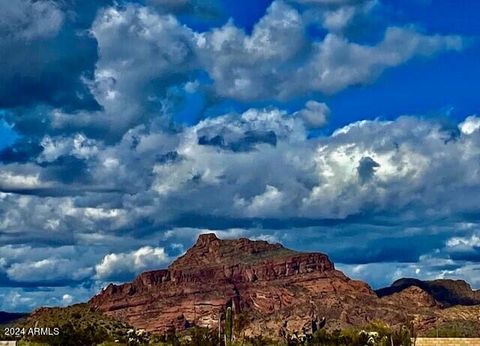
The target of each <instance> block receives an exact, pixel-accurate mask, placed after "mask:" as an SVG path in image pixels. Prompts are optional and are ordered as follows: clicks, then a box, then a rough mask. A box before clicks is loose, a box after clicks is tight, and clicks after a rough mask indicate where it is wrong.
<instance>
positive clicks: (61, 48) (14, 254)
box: [0, 0, 480, 311]
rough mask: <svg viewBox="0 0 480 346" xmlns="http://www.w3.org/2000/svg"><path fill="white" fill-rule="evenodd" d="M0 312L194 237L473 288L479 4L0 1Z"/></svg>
mask: <svg viewBox="0 0 480 346" xmlns="http://www.w3.org/2000/svg"><path fill="white" fill-rule="evenodd" d="M0 13H1V15H0V52H1V54H0V310H9V311H28V310H31V309H33V308H36V307H38V306H42V305H66V304H70V303H74V302H79V301H83V300H86V299H88V298H89V297H90V296H92V295H93V294H94V293H95V292H96V291H97V290H98V289H99V288H101V287H103V286H104V285H105V284H106V283H109V282H122V281H127V280H130V279H132V278H133V277H134V276H135V275H136V274H138V273H139V272H142V271H144V270H148V269H153V268H162V267H165V266H167V265H168V264H169V263H170V262H171V261H172V259H174V258H175V257H176V256H178V255H179V254H181V253H183V252H184V251H185V249H187V248H188V247H189V246H191V245H192V243H193V242H194V241H195V239H196V237H197V236H198V234H200V233H203V232H216V233H217V234H218V235H219V236H220V237H224V238H231V237H240V236H247V237H250V238H253V239H266V240H269V241H275V242H277V241H278V242H282V243H283V244H285V245H286V246H288V247H290V248H293V249H297V250H304V251H322V252H325V253H327V254H329V256H330V257H331V258H332V259H333V261H335V263H336V265H337V267H338V268H340V269H342V270H344V271H345V272H346V273H347V274H348V275H350V276H352V277H354V278H358V279H363V280H366V281H368V282H369V283H370V284H371V285H372V286H373V287H375V288H377V287H381V286H383V285H388V284H389V283H391V282H392V281H393V280H395V279H397V278H400V277H404V276H408V277H419V278H424V279H431V278H438V277H451V278H461V279H465V280H468V281H469V282H470V283H471V284H472V286H474V287H477V288H480V97H479V96H480V95H479V93H478V90H479V88H478V83H479V80H480V66H479V63H478V56H479V55H480V42H479V35H480V20H479V17H478V13H480V3H479V2H472V1H467V0H464V1H455V2H453V1H448V0H438V1H429V0H412V1H408V4H407V2H404V1H393V0H391V1H387V0H385V1H381V0H274V1H271V0H243V1H234V0H144V1H110V0H35V1H34V0H0Z"/></svg>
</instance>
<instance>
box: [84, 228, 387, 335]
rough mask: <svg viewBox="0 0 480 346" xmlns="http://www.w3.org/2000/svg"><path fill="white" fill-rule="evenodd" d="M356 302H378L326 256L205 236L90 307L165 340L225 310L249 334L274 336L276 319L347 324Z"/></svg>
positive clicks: (208, 322) (110, 289) (107, 290)
mask: <svg viewBox="0 0 480 346" xmlns="http://www.w3.org/2000/svg"><path fill="white" fill-rule="evenodd" d="M358 299H362V300H363V301H368V300H375V299H377V296H376V295H375V293H374V292H373V291H372V290H371V289H370V287H369V286H368V285H367V284H365V283H362V282H359V281H354V280H350V279H349V278H347V277H346V276H345V275H344V274H343V273H341V272H340V271H337V270H335V267H334V265H333V263H332V262H331V261H330V260H329V258H328V257H327V256H326V255H324V254H321V253H300V252H295V251H292V250H289V249H286V248H284V247H283V246H282V245H280V244H269V243H267V242H265V241H251V240H248V239H244V238H243V239H238V240H220V239H218V238H217V237H216V236H215V235H214V234H204V235H201V236H200V237H199V238H198V241H197V243H196V244H195V245H194V246H193V247H192V248H190V249H189V250H188V251H187V252H186V253H185V255H183V256H182V257H180V258H178V259H177V260H176V261H174V262H173V263H172V264H171V265H170V267H169V268H168V269H165V270H157V271H150V272H146V273H143V274H140V275H139V276H138V277H137V278H136V279H135V280H134V281H133V282H131V283H126V284H123V285H120V286H116V285H113V284H111V285H109V286H108V287H107V288H105V289H104V290H103V291H102V292H100V293H99V294H98V295H96V296H95V297H93V298H92V299H91V300H90V304H91V305H93V306H94V307H97V308H99V309H100V310H102V311H104V312H105V313H107V314H108V315H111V316H114V317H117V318H120V319H122V320H124V321H126V322H128V323H130V324H131V325H133V326H135V327H137V328H145V329H147V330H149V331H154V332H164V331H165V330H166V329H167V328H169V327H170V326H172V325H174V326H175V327H176V328H177V329H181V328H184V327H186V326H188V325H191V324H195V325H201V326H210V327H214V326H215V324H216V323H217V322H216V321H217V316H218V313H219V312H220V311H221V310H222V309H223V308H224V307H225V305H226V304H228V303H230V304H233V306H234V309H235V310H236V312H237V313H244V314H246V315H248V316H249V319H250V322H251V328H250V330H251V331H252V332H255V328H256V327H255V326H256V324H258V323H256V322H259V321H261V323H262V324H264V325H265V327H266V328H270V329H272V330H275V328H277V327H278V324H279V323H280V321H281V319H288V320H289V321H291V322H292V323H293V324H295V323H296V324H298V325H299V326H300V325H301V324H302V323H304V322H305V321H306V320H307V319H308V318H309V317H310V316H311V315H312V313H316V314H318V313H322V314H323V315H329V316H331V318H335V319H337V320H339V321H342V319H343V320H346V319H347V317H346V316H345V313H344V311H345V310H346V309H347V308H348V307H349V306H351V304H353V302H354V301H356V300H358ZM319 310H322V311H319ZM360 310H361V309H360ZM293 312H294V313H293ZM342 313H343V317H342ZM364 315H365V316H366V315H367V312H366V310H365V312H363V311H358V312H357V313H356V314H355V315H354V316H351V317H348V318H350V319H360V320H362V321H363V320H364V319H366V317H365V316H364ZM344 322H349V321H344Z"/></svg>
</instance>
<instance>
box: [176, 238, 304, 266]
mask: <svg viewBox="0 0 480 346" xmlns="http://www.w3.org/2000/svg"><path fill="white" fill-rule="evenodd" d="M295 253H296V252H295V251H293V250H289V249H286V248H284V247H283V246H282V245H281V244H278V243H276V244H270V243H268V242H267V241H264V240H250V239H247V238H240V239H219V238H218V237H217V236H216V235H215V234H214V233H206V234H201V235H200V236H199V237H198V239H197V242H196V243H195V244H194V245H193V246H192V247H191V248H190V249H188V251H187V252H186V253H185V254H184V255H183V256H181V257H179V258H178V259H177V260H175V261H174V262H173V263H172V264H171V265H170V269H181V268H198V267H199V266H202V267H210V266H216V265H228V264H231V263H233V262H238V261H239V260H241V261H242V262H243V263H246V262H256V261H260V260H262V259H265V258H272V257H281V256H285V255H292V254H295Z"/></svg>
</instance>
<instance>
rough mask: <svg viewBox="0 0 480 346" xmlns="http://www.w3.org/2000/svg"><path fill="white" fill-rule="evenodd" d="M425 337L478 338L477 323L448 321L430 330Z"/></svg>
mask: <svg viewBox="0 0 480 346" xmlns="http://www.w3.org/2000/svg"><path fill="white" fill-rule="evenodd" d="M425 336H427V337H437V336H438V337H440V338H478V337H480V326H479V324H478V323H475V322H469V321H450V322H444V323H443V324H441V325H439V326H437V327H435V328H434V329H431V330H430V331H428V332H427V333H425Z"/></svg>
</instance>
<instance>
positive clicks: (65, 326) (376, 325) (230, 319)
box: [0, 304, 480, 346]
mask: <svg viewBox="0 0 480 346" xmlns="http://www.w3.org/2000/svg"><path fill="white" fill-rule="evenodd" d="M219 318H220V319H219V320H220V321H221V322H222V326H223V327H222V328H221V329H220V330H218V329H215V330H211V329H208V328H200V327H194V328H190V329H188V330H186V331H183V332H180V333H176V332H175V331H170V332H169V333H167V334H165V335H162V336H160V335H150V334H149V333H146V332H145V331H142V330H136V329H133V328H131V327H130V326H128V325H127V324H125V323H122V322H119V321H117V320H115V319H113V318H111V317H107V316H105V315H104V314H102V313H101V312H99V311H97V310H95V309H93V308H91V307H89V306H88V305H87V304H79V305H74V306H71V307H68V308H58V309H57V308H53V309H42V310H41V311H39V312H36V313H35V314H34V315H33V317H30V318H28V319H26V320H21V321H20V322H18V324H17V325H16V327H19V328H26V329H29V328H34V327H36V326H41V327H42V328H51V329H52V330H53V329H54V328H58V329H59V331H60V332H59V333H58V335H35V336H32V335H24V336H23V337H22V338H20V339H19V345H20V346H46V345H53V346H55V345H62V346H77V345H78V346H89V345H101V346H114V345H117V346H120V345H122V346H123V345H125V346H140V345H157V346H167V345H169V346H170V345H173V346H219V345H221V346H294V345H295V346H297V345H298V346H300V345H303V346H370V345H372V346H391V345H394V346H412V342H411V340H412V338H413V337H415V335H414V333H413V332H412V330H413V328H411V327H406V326H403V327H398V328H391V327H389V326H388V325H387V324H385V323H383V322H380V321H378V322H372V323H370V324H368V325H365V326H363V327H362V328H354V327H352V328H346V329H343V330H333V331H332V330H326V329H322V328H318V329H317V328H315V332H314V333H313V334H308V335H298V337H296V338H291V337H289V338H285V340H284V341H281V340H280V341H279V340H274V339H270V338H268V337H265V336H257V337H254V338H252V337H246V336H245V335H244V333H243V330H244V328H245V326H246V325H247V324H248V319H247V317H246V316H244V315H243V314H238V315H235V314H234V313H233V309H232V308H231V307H227V308H226V310H225V313H224V314H223V316H221V317H219ZM2 332H3V331H0V340H1V338H2V337H4V336H2V335H1V333H2ZM479 334H480V332H479V329H478V325H477V324H475V323H473V322H472V323H468V322H466V321H454V322H448V323H446V322H445V323H443V324H441V325H439V326H438V327H437V328H436V329H433V330H431V331H429V332H428V333H426V334H425V336H430V337H436V336H439V337H479V336H480V335H479ZM292 335H293V334H292ZM290 336H291V335H290ZM296 336H297V335H296Z"/></svg>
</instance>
